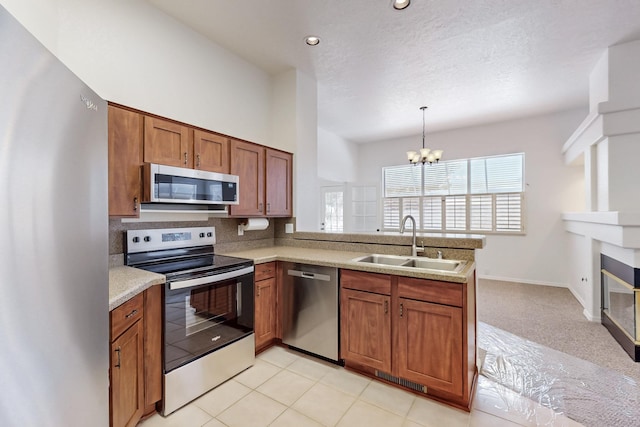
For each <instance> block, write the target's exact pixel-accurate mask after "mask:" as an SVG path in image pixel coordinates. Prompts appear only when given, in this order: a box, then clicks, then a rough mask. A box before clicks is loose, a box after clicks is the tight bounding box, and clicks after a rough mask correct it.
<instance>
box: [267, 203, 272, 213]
mask: <svg viewBox="0 0 640 427" xmlns="http://www.w3.org/2000/svg"><path fill="white" fill-rule="evenodd" d="M270 210H271V203H267V212H269V211H270Z"/></svg>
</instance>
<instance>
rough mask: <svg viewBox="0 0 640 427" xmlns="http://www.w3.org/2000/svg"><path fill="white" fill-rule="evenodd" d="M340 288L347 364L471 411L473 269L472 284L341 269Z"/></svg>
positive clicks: (473, 337)
mask: <svg viewBox="0 0 640 427" xmlns="http://www.w3.org/2000/svg"><path fill="white" fill-rule="evenodd" d="M340 287H341V293H340V295H341V297H340V304H341V307H340V310H341V327H340V334H341V346H340V357H341V358H342V359H344V361H345V365H346V366H347V367H349V368H352V369H355V370H358V371H360V372H363V373H365V374H368V375H370V376H374V377H376V378H379V379H383V380H386V381H389V382H392V383H395V384H403V385H405V386H407V387H409V388H410V389H412V390H414V391H418V392H423V393H426V394H427V395H428V396H430V397H433V398H435V399H438V400H441V401H445V402H447V403H449V404H452V405H454V406H457V407H460V408H463V409H467V410H469V406H470V404H471V391H472V388H473V382H474V380H475V376H476V345H475V332H476V327H475V274H474V273H472V274H471V275H470V276H469V277H468V281H467V283H450V282H440V281H434V280H426V279H415V278H409V277H402V276H391V275H385V274H375V273H365V272H359V271H351V270H341V276H340ZM407 380H408V381H409V382H410V383H407Z"/></svg>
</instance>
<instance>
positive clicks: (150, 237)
mask: <svg viewBox="0 0 640 427" xmlns="http://www.w3.org/2000/svg"><path fill="white" fill-rule="evenodd" d="M125 242H126V244H125V251H126V253H128V254H129V253H136V252H147V251H155V250H162V249H175V248H188V247H192V246H204V245H215V243H216V230H215V227H190V228H157V229H151V230H127V231H126V234H125Z"/></svg>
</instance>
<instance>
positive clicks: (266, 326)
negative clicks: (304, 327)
mask: <svg viewBox="0 0 640 427" xmlns="http://www.w3.org/2000/svg"><path fill="white" fill-rule="evenodd" d="M255 295H256V296H255V320H254V322H255V324H254V328H255V336H256V349H258V348H260V347H262V346H263V345H264V344H267V343H269V342H270V341H271V340H272V339H274V338H275V336H276V279H275V278H270V279H266V280H260V281H258V282H256V291H255Z"/></svg>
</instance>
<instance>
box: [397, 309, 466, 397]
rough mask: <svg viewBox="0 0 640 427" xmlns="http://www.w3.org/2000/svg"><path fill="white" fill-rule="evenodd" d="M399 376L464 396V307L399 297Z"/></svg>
mask: <svg viewBox="0 0 640 427" xmlns="http://www.w3.org/2000/svg"><path fill="white" fill-rule="evenodd" d="M398 301H399V304H400V306H399V315H398V316H399V317H398V322H396V324H397V326H396V328H397V329H396V330H397V334H398V349H397V351H396V355H397V357H398V361H397V367H398V373H397V375H398V376H399V377H402V378H406V379H408V380H411V381H414V382H416V383H419V384H423V385H426V386H427V388H429V387H433V388H435V389H438V390H442V391H445V392H448V393H452V394H455V395H458V396H461V395H462V380H463V377H462V364H463V357H462V309H461V308H459V307H450V306H446V305H439V304H432V303H428V302H422V301H414V300H410V299H406V298H399V299H398Z"/></svg>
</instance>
